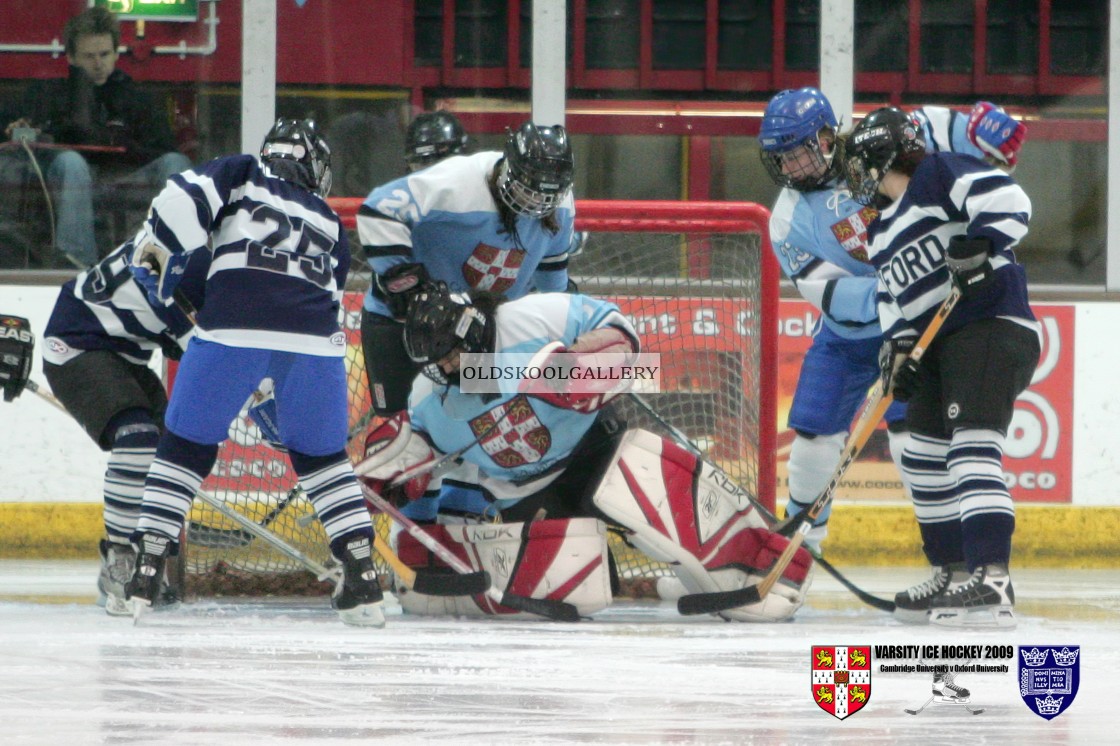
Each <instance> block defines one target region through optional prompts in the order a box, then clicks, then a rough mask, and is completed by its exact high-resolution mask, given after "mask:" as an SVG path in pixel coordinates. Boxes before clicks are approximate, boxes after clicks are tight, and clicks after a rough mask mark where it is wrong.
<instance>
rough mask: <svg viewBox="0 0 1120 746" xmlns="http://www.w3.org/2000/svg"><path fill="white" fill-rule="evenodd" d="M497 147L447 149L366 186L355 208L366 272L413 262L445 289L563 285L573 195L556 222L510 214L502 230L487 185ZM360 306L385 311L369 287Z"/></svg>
mask: <svg viewBox="0 0 1120 746" xmlns="http://www.w3.org/2000/svg"><path fill="white" fill-rule="evenodd" d="M501 157H502V154H501V153H498V152H483V153H475V154H474V155H465V156H453V157H451V158H446V159H444V160H442V161H440V162H439V163H437V164H435V165H434V166H431V167H429V168H425V169H423V170H421V171H417V172H415V173H412V174H409V175H408V176H404V177H401V178H399V179H397V180H395V181H391V182H389V183H388V184H384V185H382V186H379V187H377V188H376V189H374V190H373V191H372V192H371V193H370V195H369V197H367V198H366V200H365V202H363V203H362V206H361V208H359V210H358V238H359V240H360V241H361V244H362V248H363V249H364V250H365V252H366V257H367V259H368V261H369V264H370V266H371V267H372V268H373V271H374V272H377V273H378V274H382V273H384V272H386V271H387V270H388V269H389V268H390V267H392V266H394V265H397V264H404V263H420V264H423V265H424V266H425V268H426V269H427V270H428V274H429V275H431V277H432V278H434V279H436V280H443V281H444V282H446V283H447V285H448V287H450V288H451V289H452V290H453V291H457V292H465V291H468V290H471V289H477V290H491V291H494V292H498V293H502V294H504V295H505V296H506V297H507V298H510V299H514V298H520V297H521V296H523V295H525V294H526V293H527V292H529V291H530V290H534V289H535V290H539V291H541V292H549V291H562V290H564V289H565V288H566V287H567V285H568V250H569V248H570V247H571V243H572V224H573V221H574V219H575V202H574V200H573V197H572V195H571V193H569V194H568V196H567V198H566V199H565V200H564V201H563V202H562V203H561V205H560V207H559V208H557V210H556V213H555V216H556V221H557V223H558V225H559V230H558V231H557V232H556V233H555V234H553V233H551V232H550V231H549V230H548V229H547V228H545V226H544V224H543V222H542V221H540V220H537V219H534V218H530V217H527V216H524V215H521V216H518V218H517V230H516V232H515V234H511V233H510V232H508V231H506V230H505V228H504V227H503V226H502V223H501V220H500V219H499V213H498V208H497V205H496V204H495V202H494V198H493V197H492V196H491V194H490V190H489V188H488V187H487V180H488V179H489V176H490V173H491V172H492V171H493V170H494V165H495V164H496V163H497V162H498V160H499V159H500V158H501ZM365 308H366V310H368V311H372V312H374V313H378V314H381V315H384V316H388V315H389V310H388V308H387V307H386V306H385V304H384V303H383V302H382V301H381V300H380V299H379V298H378V297H377V296H376V295H375V294H374V290H371V291H370V292H368V293H367V294H366V298H365Z"/></svg>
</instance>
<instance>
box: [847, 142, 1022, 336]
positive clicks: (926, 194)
mask: <svg viewBox="0 0 1120 746" xmlns="http://www.w3.org/2000/svg"><path fill="white" fill-rule="evenodd" d="M1030 217H1031V201H1030V199H1029V198H1028V197H1027V195H1026V193H1025V192H1024V191H1023V190H1022V189H1021V188H1020V187H1019V185H1018V184H1016V183H1015V182H1014V181H1013V180H1012V179H1011V177H1010V176H1008V175H1007V174H1006V173H1004V172H1003V171H1001V170H1000V169H998V168H993V167H991V166H989V165H987V164H986V163H984V162H983V161H980V160H978V159H976V158H973V157H971V156H967V155H958V154H954V153H935V154H933V155H927V156H926V157H925V158H924V159H922V162H921V163H920V164H919V165H918V168H917V169H916V170H915V172H914V175H913V177H911V179H910V183H909V185H908V186H907V188H906V192H905V193H904V194H903V195H902V197H901V198H899V199H898V200H896V201H895V202H894V203H893V204H891V205H890V206H889V207H887V208H886V209H884V210H883V211H882V212H880V213H879V217H878V218H877V219H876V220H875V221H873V222H872V223H871V226H870V227H869V229H868V250H869V255H870V258H871V263H872V264H873V265H874V267H875V271H876V273H877V275H878V277H879V286H878V287H879V293H878V300H879V319H880V322H881V324H882V327H883V333H884V334H885V335H886V336H888V337H891V338H897V337H905V336H917V335H920V334H921V333H922V331H923V330H924V329H925V327H926V326H927V325H928V324H929V322H930V320H931V319H932V318H933V316H934V315H935V314H936V312H937V308H938V307H939V306H940V305H941V303H942V301H944V300H945V297H946V296H947V295H948V294H949V287H950V284H951V279H950V277H949V268H948V267H947V266H946V264H945V254H946V250H947V249H948V247H949V241H950V239H952V238H953V237H954V236H962V237H965V238H969V239H976V238H986V239H989V240H990V241H991V242H992V249H991V252H992V253H991V263H992V267H993V270H994V273H993V274H994V281H993V283H992V284H991V285H990V286H989V287H988V288H987V290H986V292H985V293H984V294H982V295H980V296H979V297H975V298H966V299H962V300H961V302H960V303H959V304H958V305H957V307H956V309H954V311H953V312H952V313H951V314H950V315H949V318H948V319H947V320H946V321H945V326H944V327H943V329H942V333H945V332H951V331H953V330H954V329H959V328H960V327H962V326H964V325H965V324H968V323H970V322H972V321H976V320H979V319H987V318H996V317H998V318H1006V319H1009V320H1011V321H1014V322H1017V323H1019V324H1022V325H1023V326H1026V327H1028V328H1030V329H1034V330H1035V331H1039V325H1038V322H1037V321H1035V317H1034V314H1033V312H1032V311H1031V308H1030V305H1029V303H1028V301H1027V276H1026V271H1025V270H1024V269H1023V266H1022V265H1021V264H1019V263H1018V262H1016V260H1015V252H1014V251H1013V249H1014V248H1015V245H1016V244H1018V243H1019V241H1020V240H1022V238H1023V236H1025V235H1026V234H1027V224H1028V222H1029V221H1030Z"/></svg>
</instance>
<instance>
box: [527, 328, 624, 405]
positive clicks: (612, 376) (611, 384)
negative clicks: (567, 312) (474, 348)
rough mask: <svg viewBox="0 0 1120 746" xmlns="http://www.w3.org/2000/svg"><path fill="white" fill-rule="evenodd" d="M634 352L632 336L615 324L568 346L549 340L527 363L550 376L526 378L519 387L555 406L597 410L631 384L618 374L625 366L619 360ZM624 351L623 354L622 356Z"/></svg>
mask: <svg viewBox="0 0 1120 746" xmlns="http://www.w3.org/2000/svg"><path fill="white" fill-rule="evenodd" d="M633 354H634V342H633V340H632V339H631V338H630V337H629V335H627V334H626V333H625V332H623V331H622V330H620V329H617V328H614V327H606V328H603V329H596V330H595V331H593V332H590V333H589V334H586V335H584V336H583V337H581V338H580V339H577V340H576V341H575V344H573V345H572V346H571V348H567V347H565V346H564V345H563V344H561V343H560V342H550V343H549V344H547V345H545V346H544V347H543V348H541V350H540V351H539V352H538V353H537V354H536V355H535V356H534V357H533V360H532V361H530V363H529V367H530V369H540V370H542V371H544V370H545V369H548V370H549V371H551V372H552V377H541V378H528V379H526V380H524V381H522V383H521V386H520V387H519V389H520V391H521V393H523V394H528V395H530V396H535V397H537V398H538V399H542V400H543V401H545V402H547V403H549V404H551V405H552V406H554V407H559V408H561V409H570V410H573V411H576V412H583V413H585V414H590V413H592V412H597V411H599V410H600V409H602V408H603V407H604V406H606V404H607V403H608V402H609V401H610V400H611V399H614V398H615V397H616V396H618V395H620V394H622V393H624V392H626V391H627V390H629V388H630V386H631V385H633V380H632V379H624V378H622V377H621V375H622V370H623V368H624V366H623V365H621V364H620V361H621V360H629V359H630V358H631V357H632V356H633ZM606 355H610V357H605V356H606ZM623 355H625V356H626V357H625V358H621V357H620V356H623ZM592 374H593V375H592Z"/></svg>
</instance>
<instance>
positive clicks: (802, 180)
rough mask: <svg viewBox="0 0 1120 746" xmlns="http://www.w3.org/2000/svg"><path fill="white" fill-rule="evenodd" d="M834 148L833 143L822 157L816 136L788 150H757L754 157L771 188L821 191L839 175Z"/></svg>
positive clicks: (818, 136)
mask: <svg viewBox="0 0 1120 746" xmlns="http://www.w3.org/2000/svg"><path fill="white" fill-rule="evenodd" d="M836 148H837V144H836V143H835V142H833V144H832V148H831V150H830V152H829V153H828V154H825V152H824V148H823V147H822V146H821V139H820V134H819V133H818V134H817V135H814V136H813V137H812V138H811V139H808V140H805V141H803V142H800V143H798V144H797V145H794V146H793V147H792V148H789V149H788V150H760V151H758V154H759V156H760V158H761V159H762V165H763V166H764V167H765V168H766V173H768V174H769V175H770V179H771V180H772V181H773V182H774V183H775V184H777V185H778V186H781V187H786V188H787V189H796V190H797V191H799V192H811V191H814V190H816V189H821V188H823V187H824V186H825V185H827V184H828V183H829V182H830V181H832V180H833V179H834V178H835V177H836V176H837V175H838V174H839V170H840V169H839V162H838V161H836V159H835V156H836Z"/></svg>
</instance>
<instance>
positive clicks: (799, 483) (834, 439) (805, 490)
mask: <svg viewBox="0 0 1120 746" xmlns="http://www.w3.org/2000/svg"><path fill="white" fill-rule="evenodd" d="M846 437H847V435H846V434H845V433H834V434H832V435H815V436H807V435H803V434H801V433H798V434H797V435H796V437H795V438H794V440H793V446H791V448H790V452H789V500H790V502H789V505H788V506H787V507H786V513H787V515H795V514H797V513H799V512H801V511H803V510H805V509H806V508H807V507H809V506H810V505H811V504H812V503H813V501H814V500H816V499H817V497H818V496H819V495H820V494H821V493H822V492H824V490H825V487H827V486H828V482H829V480H830V479H831V478H832V474H833V472H835V471H836V466H837V464H838V463H839V461H840V452H841V451H843V450H844V440H845V439H846ZM831 514H832V505H831V503H830V504H829V505H828V506H827V507H826V508H825V509H824V510H823V511H822V512H821V514H820V515H819V516H818V517H817V520H816V523H815V525H817V526H823V525H824V524H826V523H827V522H828V517H829V516H830V515H831ZM823 538H824V536H823V535H822V536H821V539H823Z"/></svg>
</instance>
